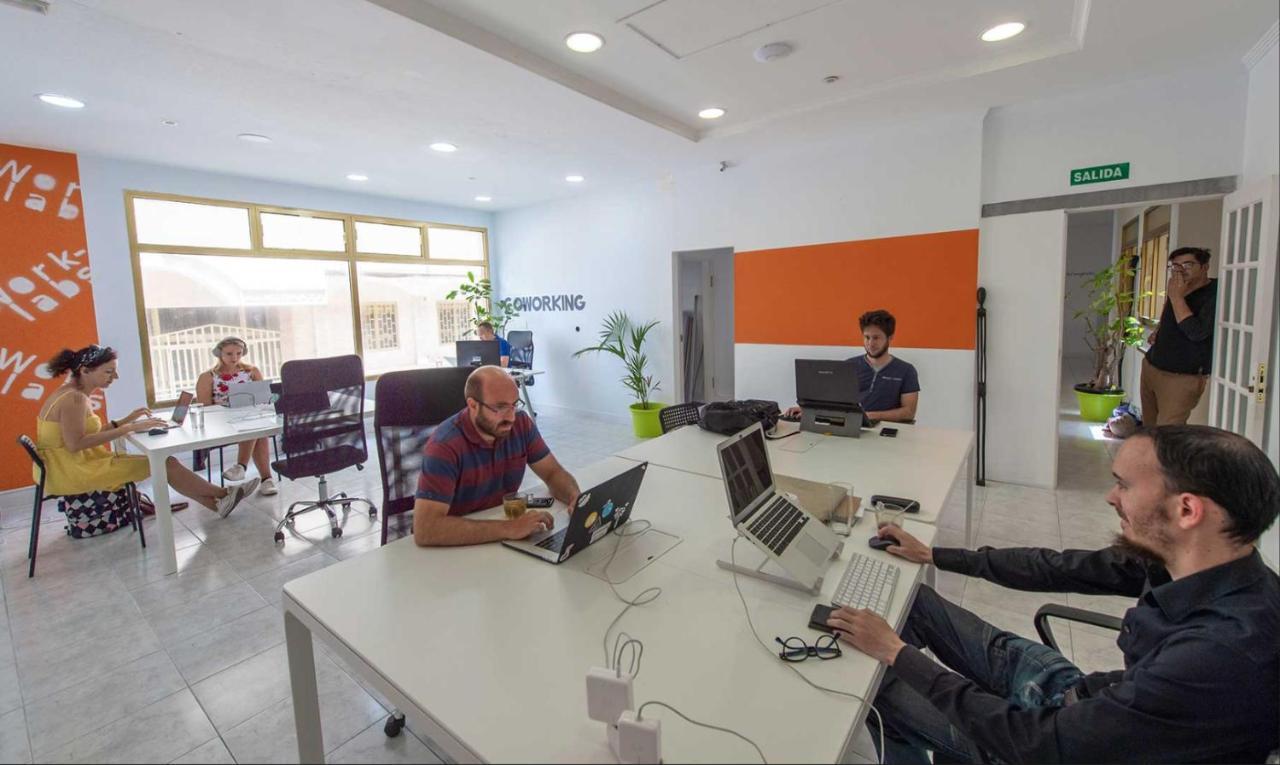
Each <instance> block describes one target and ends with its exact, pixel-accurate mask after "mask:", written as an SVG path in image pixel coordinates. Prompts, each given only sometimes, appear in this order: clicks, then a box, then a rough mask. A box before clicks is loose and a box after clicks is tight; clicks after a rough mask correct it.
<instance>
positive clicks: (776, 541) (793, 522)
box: [747, 496, 809, 555]
mask: <svg viewBox="0 0 1280 765" xmlns="http://www.w3.org/2000/svg"><path fill="white" fill-rule="evenodd" d="M808 522H809V516H807V515H805V514H804V513H803V512H801V511H800V508H798V507H796V506H795V505H793V504H791V503H790V502H788V501H787V499H786V498H785V497H782V496H777V497H774V499H773V502H771V503H769V506H768V507H766V508H765V509H764V510H762V511H760V512H759V513H756V517H755V518H754V519H753V520H752V521H751V523H749V524H747V531H750V532H751V535H752V536H754V537H755V538H756V539H758V540H760V541H761V542H762V543H763V544H764V546H765V547H768V548H769V549H770V550H772V551H773V554H774V555H782V551H783V550H786V549H787V545H789V544H791V540H793V539H795V538H796V535H797V534H799V533H800V529H803V528H804V525H805V524H806V523H808Z"/></svg>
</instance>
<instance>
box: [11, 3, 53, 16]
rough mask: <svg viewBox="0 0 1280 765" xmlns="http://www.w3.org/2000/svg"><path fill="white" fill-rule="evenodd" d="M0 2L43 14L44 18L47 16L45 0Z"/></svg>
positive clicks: (47, 5) (47, 4)
mask: <svg viewBox="0 0 1280 765" xmlns="http://www.w3.org/2000/svg"><path fill="white" fill-rule="evenodd" d="M0 2H2V3H8V4H9V5H13V6H16V7H18V8H22V9H24V10H28V11H35V12H36V13H43V14H45V15H46V16H47V15H48V14H49V3H48V2H47V0H0Z"/></svg>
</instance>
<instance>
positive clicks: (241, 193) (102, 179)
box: [79, 155, 493, 411]
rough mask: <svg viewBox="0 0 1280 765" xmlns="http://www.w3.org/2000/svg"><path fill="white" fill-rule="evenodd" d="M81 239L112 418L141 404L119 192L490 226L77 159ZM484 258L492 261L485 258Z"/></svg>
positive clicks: (367, 201) (362, 199)
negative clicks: (115, 371)
mask: <svg viewBox="0 0 1280 765" xmlns="http://www.w3.org/2000/svg"><path fill="white" fill-rule="evenodd" d="M79 163H80V182H81V184H82V186H83V190H82V194H83V199H84V224H85V233H86V235H87V236H88V240H89V258H90V264H91V266H92V268H93V297H94V310H95V313H96V314H97V320H98V335H99V337H100V338H101V342H103V343H105V344H107V345H110V346H112V347H113V348H115V349H116V351H117V352H118V353H119V354H120V365H119V366H120V380H119V381H118V382H117V383H116V384H115V385H113V386H112V387H111V391H110V398H111V408H112V410H113V411H129V410H130V409H131V408H133V407H137V406H142V405H144V404H145V403H146V388H145V387H144V385H143V376H142V345H141V340H140V337H139V335H138V318H137V303H136V301H135V295H134V290H133V267H132V265H131V263H130V258H129V234H128V230H127V228H126V226H125V213H124V210H125V207H124V192H125V191H126V190H133V191H151V192H158V193H164V194H182V195H186V196H198V197H209V198H213V199H228V200H234V201H241V202H258V203H262V204H271V205H280V206H283V207H301V208H309V209H315V210H326V211H332V212H344V213H362V214H365V215H378V216H385V217H388V218H405V219H411V220H425V221H432V222H435V223H456V224H462V225H468V226H486V227H487V226H490V225H491V214H490V213H488V212H484V211H477V210H465V209H461V208H452V207H443V206H440V205H431V204H426V203H421V202H413V201H409V200H402V199H391V198H388V197H376V196H372V195H368V194H347V193H342V192H338V191H332V190H329V189H321V188H315V187H309V186H297V185H292V184H284V183H274V182H271V181H264V180H259V179H257V178H248V177H244V176H234V175H218V174H214V173H203V172H198V171H192V170H182V169H178V168H173V167H166V166H162V165H150V164H143V163H139V162H128V161H124V160H116V159H109V158H105V157H96V156H91V155H81V156H80V157H79ZM492 257H493V256H492V254H491V259H492Z"/></svg>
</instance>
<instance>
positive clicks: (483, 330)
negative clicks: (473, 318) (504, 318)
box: [476, 321, 511, 367]
mask: <svg viewBox="0 0 1280 765" xmlns="http://www.w3.org/2000/svg"><path fill="white" fill-rule="evenodd" d="M476 334H478V335H479V336H480V339H481V340H483V341H485V342H486V343H488V342H493V341H494V340H497V341H498V359H499V361H501V362H502V366H504V367H506V366H510V365H511V343H508V342H507V341H506V338H502V337H498V333H497V332H494V331H493V325H492V324H490V323H489V322H487V321H482V322H480V323H479V324H477V325H476Z"/></svg>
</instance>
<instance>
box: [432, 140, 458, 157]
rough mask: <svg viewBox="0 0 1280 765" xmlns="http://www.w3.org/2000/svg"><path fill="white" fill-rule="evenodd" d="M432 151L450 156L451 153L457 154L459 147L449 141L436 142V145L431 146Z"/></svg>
mask: <svg viewBox="0 0 1280 765" xmlns="http://www.w3.org/2000/svg"><path fill="white" fill-rule="evenodd" d="M431 149H432V150H433V151H439V152H443V153H445V154H449V153H451V152H455V151H457V150H458V147H457V146H454V145H453V144H451V143H449V142H448V141H436V142H435V143H433V144H431Z"/></svg>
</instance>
